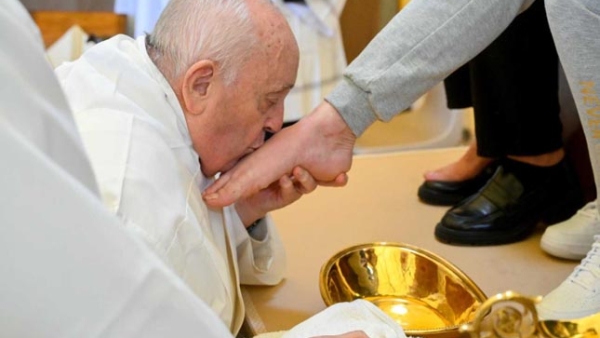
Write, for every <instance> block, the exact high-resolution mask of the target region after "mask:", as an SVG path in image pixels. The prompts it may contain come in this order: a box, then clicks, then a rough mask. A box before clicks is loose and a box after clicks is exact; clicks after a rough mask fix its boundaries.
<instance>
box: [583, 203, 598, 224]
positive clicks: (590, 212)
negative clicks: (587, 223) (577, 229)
mask: <svg viewBox="0 0 600 338" xmlns="http://www.w3.org/2000/svg"><path fill="white" fill-rule="evenodd" d="M597 205H598V204H597V203H596V201H592V202H589V203H588V204H586V205H585V206H584V207H583V208H581V209H579V210H578V211H577V213H578V214H580V215H582V216H585V217H587V218H591V219H593V220H596V221H597V220H600V215H599V214H598V207H597Z"/></svg>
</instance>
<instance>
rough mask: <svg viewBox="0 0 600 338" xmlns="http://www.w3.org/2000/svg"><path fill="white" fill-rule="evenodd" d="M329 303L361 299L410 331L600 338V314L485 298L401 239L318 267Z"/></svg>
mask: <svg viewBox="0 0 600 338" xmlns="http://www.w3.org/2000/svg"><path fill="white" fill-rule="evenodd" d="M319 289H320V291H321V297H322V298H323V301H324V302H325V304H326V305H327V306H329V305H332V304H334V303H337V302H344V301H351V300H354V299H358V298H362V299H366V300H369V301H371V302H372V303H373V304H375V305H377V306H378V307H379V308H380V309H382V310H383V311H384V312H385V313H387V314H388V315H389V316H390V317H392V318H393V319H394V320H395V321H396V322H398V324H400V326H401V327H402V328H403V329H404V331H405V332H406V335H407V336H409V337H424V338H488V337H490V338H493V337H498V338H528V337H538V338H542V337H547V338H554V337H556V338H559V337H560V338H566V337H578V338H594V337H598V338H600V313H598V314H595V315H592V316H589V317H586V318H581V319H576V320H573V319H571V320H564V321H557V320H539V319H538V315H537V311H536V308H535V304H536V303H537V302H538V301H539V300H540V299H541V297H526V296H523V295H520V294H518V293H516V292H513V291H507V292H505V293H502V294H498V295H496V296H493V297H490V298H488V297H487V296H486V295H485V294H484V293H483V291H481V289H480V288H479V287H478V286H477V285H476V284H475V283H474V282H473V281H472V280H471V279H470V278H469V277H468V276H466V275H465V274H464V273H463V272H462V271H461V270H459V269H458V268H457V267H456V266H454V265H453V264H452V263H450V262H448V261H447V260H445V259H443V258H441V257H439V256H438V255H435V254H433V253H431V252H429V251H427V250H423V249H421V248H417V247H414V246H411V245H408V244H403V243H389V242H379V243H367V244H361V245H355V246H352V247H349V248H346V249H344V250H342V251H340V252H338V253H337V254H335V255H334V256H333V257H332V258H331V259H329V260H328V261H327V262H326V263H325V264H324V265H323V267H322V268H321V272H320V276H319Z"/></svg>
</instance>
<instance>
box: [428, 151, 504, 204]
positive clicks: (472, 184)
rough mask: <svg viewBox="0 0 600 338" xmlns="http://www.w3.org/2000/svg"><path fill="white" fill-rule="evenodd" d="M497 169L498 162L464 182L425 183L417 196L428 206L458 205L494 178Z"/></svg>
mask: <svg viewBox="0 0 600 338" xmlns="http://www.w3.org/2000/svg"><path fill="white" fill-rule="evenodd" d="M496 167H497V164H496V162H492V164H490V165H488V166H487V167H485V168H484V169H483V170H482V171H481V173H479V174H478V175H477V176H475V177H473V178H472V179H469V180H464V181H425V182H423V184H421V186H420V187H419V191H418V193H417V195H418V196H419V199H420V200H421V201H422V202H423V203H426V204H431V205H456V204H457V203H458V202H460V201H462V200H464V199H465V198H467V197H469V196H471V195H473V194H474V193H476V192H477V191H478V190H479V189H481V187H483V186H484V185H485V184H486V182H487V181H488V180H489V179H490V178H491V177H492V175H493V174H494V171H495V170H496Z"/></svg>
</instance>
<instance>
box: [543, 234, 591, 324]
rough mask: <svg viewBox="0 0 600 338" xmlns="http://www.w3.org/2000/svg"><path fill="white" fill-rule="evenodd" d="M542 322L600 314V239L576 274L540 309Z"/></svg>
mask: <svg viewBox="0 0 600 338" xmlns="http://www.w3.org/2000/svg"><path fill="white" fill-rule="evenodd" d="M536 307H537V311H538V315H539V317H540V318H541V319H574V318H582V317H586V316H589V315H592V314H595V313H600V236H595V242H594V243H593V244H592V249H591V250H590V251H589V252H588V254H587V256H586V258H584V259H583V260H582V261H581V264H579V265H578V266H577V267H576V268H575V270H574V271H573V273H571V275H570V276H569V277H568V278H567V279H566V280H565V281H564V282H562V283H561V284H560V285H559V286H558V287H557V288H556V289H554V290H552V291H551V292H550V293H549V294H548V295H547V296H546V297H544V298H543V299H542V301H541V302H540V303H539V304H538V305H537V306H536Z"/></svg>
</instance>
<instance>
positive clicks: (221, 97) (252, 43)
mask: <svg viewBox="0 0 600 338" xmlns="http://www.w3.org/2000/svg"><path fill="white" fill-rule="evenodd" d="M150 45H151V47H149V51H150V56H151V57H152V59H153V60H154V62H155V63H156V65H157V66H158V68H159V69H160V70H161V72H162V73H163V74H164V75H165V77H166V78H167V80H168V81H169V83H170V84H171V86H172V87H173V89H174V91H175V93H176V95H177V97H178V98H179V101H180V104H181V107H182V109H183V112H184V115H185V119H186V122H187V126H188V130H189V132H190V137H191V139H192V143H193V146H194V149H195V150H196V152H197V153H198V155H199V156H200V161H201V164H202V171H203V173H204V174H205V175H209V176H210V175H214V174H215V173H217V172H220V171H227V170H229V169H230V168H231V167H233V166H234V165H235V163H237V161H239V160H240V159H241V158H242V157H244V156H245V155H248V154H250V153H251V152H252V151H254V150H255V149H257V148H258V147H260V146H261V145H262V144H263V140H264V134H265V132H267V131H268V132H276V131H279V130H280V129H281V125H282V123H283V100H284V98H285V96H286V95H287V94H288V92H289V91H290V89H291V87H292V86H293V84H294V82H295V80H296V71H297V69H298V47H297V45H296V41H295V39H294V36H293V34H292V32H291V30H290V28H289V26H288V25H287V22H286V20H285V18H284V17H283V16H282V15H281V13H279V11H278V10H277V8H276V7H274V5H273V4H272V3H271V2H270V1H269V0H171V2H170V3H169V5H168V6H167V7H166V8H165V10H164V12H163V14H162V16H161V18H160V19H159V21H158V23H157V25H156V29H155V30H154V32H153V34H152V36H151V37H150Z"/></svg>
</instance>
